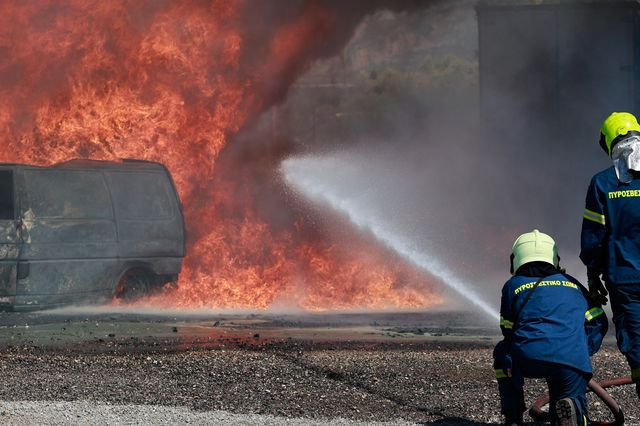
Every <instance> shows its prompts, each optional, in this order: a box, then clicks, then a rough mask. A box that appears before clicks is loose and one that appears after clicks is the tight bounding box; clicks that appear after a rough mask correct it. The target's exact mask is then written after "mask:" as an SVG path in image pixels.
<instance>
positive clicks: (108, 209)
mask: <svg viewBox="0 0 640 426" xmlns="http://www.w3.org/2000/svg"><path fill="white" fill-rule="evenodd" d="M22 173H23V181H24V193H25V197H24V198H25V200H24V203H23V206H22V231H23V235H22V238H23V248H22V254H21V260H22V261H23V262H28V265H29V273H28V275H27V276H26V277H24V278H22V279H19V280H18V283H17V296H16V305H19V304H25V305H30V306H33V305H52V304H69V303H73V302H74V301H76V300H77V301H79V300H83V299H84V300H86V299H87V298H92V297H91V293H94V294H95V295H96V297H97V296H105V295H110V294H111V291H112V289H113V282H114V280H115V279H116V277H117V274H118V267H117V234H116V226H115V221H114V217H113V208H112V205H111V200H110V197H109V192H108V188H107V186H106V182H105V180H104V176H103V174H102V173H101V172H100V171H87V170H56V169H40V168H33V169H29V168H25V169H24V170H23V172H22ZM105 297H106V296H105ZM34 307H35V306H34Z"/></svg>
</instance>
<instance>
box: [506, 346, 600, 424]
mask: <svg viewBox="0 0 640 426" xmlns="http://www.w3.org/2000/svg"><path fill="white" fill-rule="evenodd" d="M525 377H527V378H541V379H545V380H546V381H547V386H548V387H549V412H550V413H551V424H552V425H553V424H556V412H555V404H556V402H557V401H558V400H560V399H562V398H571V399H572V400H573V402H574V405H575V407H576V410H577V418H578V424H585V425H586V424H588V421H587V397H586V392H587V383H588V382H589V379H590V378H591V375H590V374H588V373H585V372H583V371H580V370H576V369H575V368H573V367H569V366H566V365H562V364H556V363H553V362H546V361H539V360H534V359H519V360H514V362H513V366H512V368H511V377H503V378H499V379H498V390H499V392H500V407H501V410H502V414H504V415H505V417H506V418H507V419H519V418H521V417H522V413H523V412H524V411H525V409H526V405H525V403H524V390H523V387H524V378H525Z"/></svg>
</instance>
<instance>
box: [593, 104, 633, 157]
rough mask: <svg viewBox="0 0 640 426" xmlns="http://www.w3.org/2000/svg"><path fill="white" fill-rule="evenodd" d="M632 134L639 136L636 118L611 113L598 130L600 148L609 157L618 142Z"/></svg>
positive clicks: (627, 114) (631, 115)
mask: <svg viewBox="0 0 640 426" xmlns="http://www.w3.org/2000/svg"><path fill="white" fill-rule="evenodd" d="M634 134H635V135H638V136H640V124H638V120H637V119H636V117H635V116H634V115H633V114H630V113H628V112H612V113H611V115H610V116H609V117H607V119H606V120H604V122H603V123H602V127H601V128H600V147H601V148H602V149H604V152H606V153H607V155H609V156H611V152H612V151H613V147H614V146H615V145H616V144H617V143H618V142H620V141H621V140H623V139H625V138H626V137H627V136H632V135H634Z"/></svg>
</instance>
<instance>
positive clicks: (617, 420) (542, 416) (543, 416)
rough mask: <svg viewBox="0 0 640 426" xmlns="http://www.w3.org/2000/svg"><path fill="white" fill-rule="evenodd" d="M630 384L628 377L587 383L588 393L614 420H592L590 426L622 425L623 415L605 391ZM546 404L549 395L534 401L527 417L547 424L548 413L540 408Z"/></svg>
mask: <svg viewBox="0 0 640 426" xmlns="http://www.w3.org/2000/svg"><path fill="white" fill-rule="evenodd" d="M631 383H633V381H632V380H631V377H629V376H625V377H618V378H616V379H613V380H606V381H604V382H600V383H598V382H596V381H595V380H593V379H591V380H590V381H589V384H588V387H589V391H590V392H593V393H594V394H596V395H597V396H598V398H600V399H601V400H602V402H604V403H605V404H606V405H607V407H609V410H611V413H612V414H613V418H614V420H613V421H611V422H610V421H604V420H602V421H597V420H596V421H593V420H592V421H591V424H592V425H598V426H620V425H622V424H624V413H623V412H622V409H621V408H620V405H618V403H617V402H616V400H615V399H613V397H612V396H611V395H610V394H609V393H608V392H607V391H606V390H605V389H606V388H610V387H613V386H622V385H629V384H631ZM548 403H549V395H544V396H541V397H540V398H538V399H537V400H536V402H534V403H533V406H532V407H531V408H530V409H529V415H530V416H531V417H532V418H533V419H534V420H536V421H542V422H544V421H547V422H548V421H549V420H550V419H551V416H550V415H549V412H547V411H543V410H542V407H543V406H544V405H546V404H548Z"/></svg>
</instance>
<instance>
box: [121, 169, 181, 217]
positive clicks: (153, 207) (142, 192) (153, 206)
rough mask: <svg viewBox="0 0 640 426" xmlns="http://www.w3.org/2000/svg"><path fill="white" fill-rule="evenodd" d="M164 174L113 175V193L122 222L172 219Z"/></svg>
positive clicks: (136, 173) (123, 173)
mask: <svg viewBox="0 0 640 426" xmlns="http://www.w3.org/2000/svg"><path fill="white" fill-rule="evenodd" d="M166 182H167V177H166V176H165V175H164V174H162V173H146V172H111V183H112V185H111V194H112V195H113V199H114V203H115V205H116V211H117V212H118V216H119V217H120V218H121V219H133V220H137V219H169V218H172V217H173V210H172V207H171V206H172V204H171V202H170V199H169V196H168V190H167V186H166Z"/></svg>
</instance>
